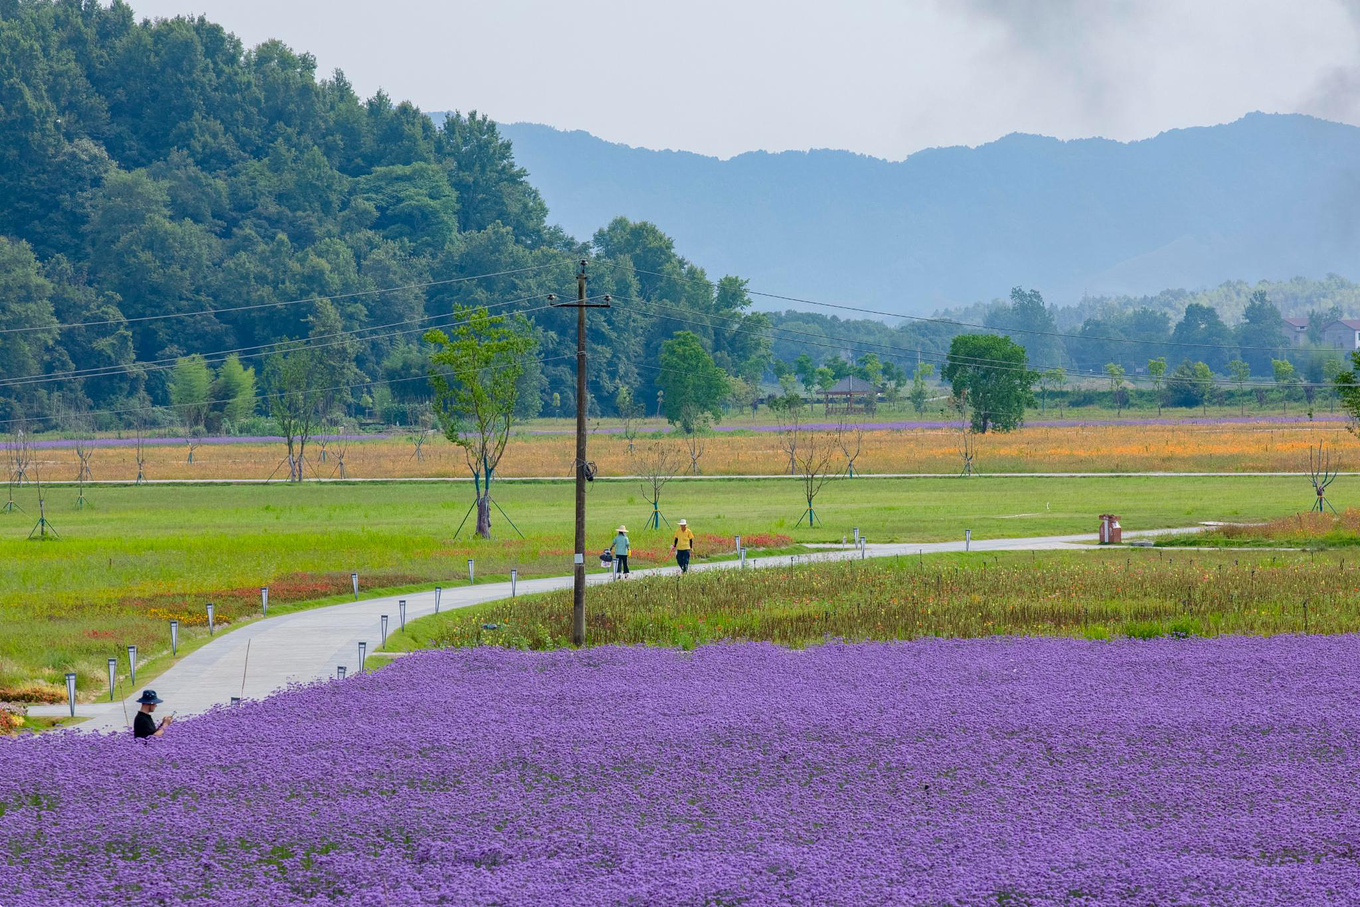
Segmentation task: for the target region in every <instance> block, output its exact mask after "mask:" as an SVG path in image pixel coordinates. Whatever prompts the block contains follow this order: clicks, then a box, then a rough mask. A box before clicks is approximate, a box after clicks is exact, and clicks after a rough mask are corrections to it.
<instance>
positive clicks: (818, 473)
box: [794, 429, 843, 528]
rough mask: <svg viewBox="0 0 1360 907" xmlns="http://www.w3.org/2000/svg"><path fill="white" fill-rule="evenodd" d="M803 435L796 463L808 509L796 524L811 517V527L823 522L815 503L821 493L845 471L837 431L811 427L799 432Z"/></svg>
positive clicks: (797, 444) (809, 520) (798, 444)
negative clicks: (842, 465) (840, 463)
mask: <svg viewBox="0 0 1360 907" xmlns="http://www.w3.org/2000/svg"><path fill="white" fill-rule="evenodd" d="M799 435H800V437H799V438H798V439H797V441H796V444H795V446H794V448H795V449H796V451H797V458H796V460H795V463H796V464H797V466H798V475H799V476H801V477H802V481H803V497H804V498H805V499H806V500H807V510H805V511H803V515H802V516H800V517H799V518H798V523H797V524H795V525H802V522H803V520H807V521H808V527H809V528H811V527H813V526H816V525H817V523H818V522H819V517H818V516H817V510H816V508H815V507H814V506H813V504H814V502H815V500H816V498H817V495H818V494H819V493H820V492H821V490H822V488H823V487H824V486H825V485H826V483H827V482H830V481H831V480H832V479H834V478H836V477H837V476H839V475H840V474H841V472H842V471H843V467H841V466H839V465H837V460H838V459H839V456H840V452H841V450H840V445H839V444H838V443H837V441H836V437H835V435H834V434H832V433H831V432H827V431H819V430H816V429H808V430H803V431H801V432H799Z"/></svg>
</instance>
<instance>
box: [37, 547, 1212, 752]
mask: <svg viewBox="0 0 1360 907" xmlns="http://www.w3.org/2000/svg"><path fill="white" fill-rule="evenodd" d="M1199 529H1200V527H1192V528H1187V529H1156V530H1150V531H1145V532H1126V533H1125V536H1127V537H1129V538H1134V537H1139V536H1143V537H1147V536H1155V535H1164V534H1172V533H1185V532H1196V531H1199ZM1094 541H1096V536H1095V534H1094V533H1083V534H1079V535H1049V536H1035V537H1030V538H1008V539H973V540H972V542H971V546H970V550H972V551H1030V550H1054V549H1078V550H1092V549H1091V545H1090V543H1091V542H1094ZM963 550H964V542H963V541H962V540H959V541H954V542H928V543H916V544H909V543H894V544H868V545H866V546H865V552H864V556H865V557H893V556H900V555H915V554H918V553H920V554H941V553H949V552H961V551H963ZM860 556H861V555H860V552H859V551H858V550H857V549H854V548H853V547H851V546H839V545H837V546H826V547H825V548H823V549H821V550H817V551H815V552H814V553H810V554H799V555H779V556H771V557H761V558H750V557H748V558H747V566H748V567H752V568H757V569H759V568H763V567H787V566H789V565H791V564H794V563H798V564H805V563H810V562H814V561H818V562H821V561H840V560H852V559H855V558H858V557H860ZM740 566H741V564H740V562H739V561H715V562H711V563H706V564H695V565H694V566H693V567H692V568H691V569H693V570H694V571H695V572H704V571H708V570H730V569H733V568H739V567H740ZM675 570H676V568H675V567H673V566H671V567H655V568H649V569H645V570H636V571H634V573H635V574H636V575H644V576H645V575H648V574H656V573H673V572H675ZM610 580H611V577H610V575H609V574H608V573H603V572H602V573H595V574H590V575H588V576H587V581H588V582H589V583H590V584H591V585H596V584H599V583H603V582H609V581H610ZM571 582H572V578H571V577H570V576H556V577H545V578H541V579H526V580H520V581H519V583H518V590H517V591H518V593H519V594H522V595H533V594H535V593H539V592H549V591H553V590H557V589H568V588H570V587H571ZM509 596H510V584H509V583H483V584H480V585H475V586H456V587H455V586H450V587H446V588H444V590H443V592H442V595H441V600H440V607H441V610H445V609H453V608H466V607H468V606H470V605H476V604H481V603H483V602H489V601H495V600H497V599H503V598H508V597H509ZM403 598H404V599H405V600H406V619H407V620H408V621H411V620H415V619H417V618H421V617H425V616H427V615H430V614H433V613H434V590H433V588H431V589H430V590H429V591H426V592H414V593H406V594H404V595H394V596H385V597H382V598H370V599H362V600H360V601H356V602H347V603H345V604H339V605H329V606H327V607H324V608H313V609H311V610H306V611H296V612H293V613H291V614H284V615H280V616H278V617H270V618H267V619H265V620H257V621H253V622H251V623H248V624H245V625H244V626H242V627H241V628H240V629H237V630H231V631H229V632H226V633H223V634H222V635H221V636H219V637H217V638H216V639H214V640H212V641H211V642H209V643H208V644H207V645H205V646H203V647H202V648H200V649H197V650H195V651H193V652H191V653H190V654H188V655H186V656H184V657H183V658H181V659H180V660H179V661H177V662H176V663H175V664H174V666H172V667H171V668H170V669H169V670H167V671H166V672H165V673H163V674H161V675H160V676H159V677H157V678H156V681H155V689H156V692H157V693H158V694H159V695H160V697H161V698H162V699H164V700H165V705H164V706H162V709H163V710H164V711H165V712H174V713H175V714H176V716H177V717H179V718H184V717H188V716H191V715H196V714H200V713H202V712H206V711H207V710H209V709H211V708H212V707H214V706H218V705H226V704H229V703H230V701H231V698H232V697H233V696H244V698H246V699H258V698H262V697H264V696H268V695H269V694H270V693H273V692H275V691H277V690H278V689H280V688H281V687H284V686H287V685H288V684H290V683H306V682H310V681H314V680H321V679H323V678H327V677H334V676H335V674H336V668H337V667H338V666H340V665H344V666H345V668H346V670H347V671H349V672H354V671H356V670H357V669H358V667H359V643H360V642H361V641H362V642H366V643H367V644H368V652H369V657H370V658H373V657H374V656H373V653H374V652H375V651H376V650H377V649H378V643H379V640H380V634H381V630H380V620H381V617H382V615H384V614H386V615H388V617H389V628H390V629H391V630H393V631H395V630H396V629H397V625H398V617H397V602H398V600H399V599H403ZM247 644H249V663H247V660H246V655H247ZM379 657H382V656H379ZM243 676H244V684H243V683H242V680H243ZM137 693H138V694H140V690H138V691H137ZM134 699H135V696H131V697H128V699H126V700H125V701H123V702H103V703H99V702H95V703H84V704H80V705H77V706H76V714H77V715H83V716H87V717H88V718H89V719H90V720H88V721H84V722H81V723H80V724H78V725H74V726H73V727H72V729H73V730H83V731H112V730H122V729H124V728H126V727H127V720H128V719H129V718H130V717H131V716H132V715H133V714H134V713H135V712H136V710H137V705H136V704H135V703H134V701H133V700H134ZM125 710H126V711H125ZM29 713H30V714H33V715H65V714H67V713H68V707H67V706H65V705H61V706H35V707H33V708H30V709H29ZM125 716H126V717H125Z"/></svg>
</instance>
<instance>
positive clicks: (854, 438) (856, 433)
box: [836, 419, 864, 479]
mask: <svg viewBox="0 0 1360 907" xmlns="http://www.w3.org/2000/svg"><path fill="white" fill-rule="evenodd" d="M836 443H837V444H838V445H839V446H840V449H841V454H842V455H843V456H844V457H845V475H846V478H850V479H853V478H854V477H855V476H856V475H857V473H856V472H855V461H856V460H858V459H859V455H860V453H861V452H862V451H863V450H864V426H863V425H861V424H860V423H858V422H857V423H855V424H854V425H846V424H845V420H844V419H841V420H840V424H838V425H837V426H836Z"/></svg>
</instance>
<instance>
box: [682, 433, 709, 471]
mask: <svg viewBox="0 0 1360 907" xmlns="http://www.w3.org/2000/svg"><path fill="white" fill-rule="evenodd" d="M705 447H707V442H706V441H704V439H703V438H702V437H701V436H699V435H697V434H696V435H686V436H685V448H686V450H687V451H688V452H689V474H690V475H692V476H697V475H698V474H699V458H700V457H702V456H703V455H704V448H705Z"/></svg>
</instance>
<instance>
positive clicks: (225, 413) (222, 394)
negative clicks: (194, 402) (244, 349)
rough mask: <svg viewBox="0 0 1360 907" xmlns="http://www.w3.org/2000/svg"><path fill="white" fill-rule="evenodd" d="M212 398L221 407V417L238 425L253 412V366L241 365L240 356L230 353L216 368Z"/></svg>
mask: <svg viewBox="0 0 1360 907" xmlns="http://www.w3.org/2000/svg"><path fill="white" fill-rule="evenodd" d="M212 398H213V401H214V403H215V404H216V405H219V406H221V407H222V418H223V420H224V421H225V422H228V423H230V424H232V425H239V424H240V423H241V422H242V421H243V420H244V419H247V418H249V417H250V416H252V415H254V414H255V368H254V367H253V366H252V367H250V368H246V367H245V366H243V365H241V357H240V356H238V355H236V354H235V353H232V354H231V355H230V356H228V357H227V358H226V360H225V361H223V363H222V364H221V365H220V366H218V368H217V380H216V381H214V382H213V386H212Z"/></svg>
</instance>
